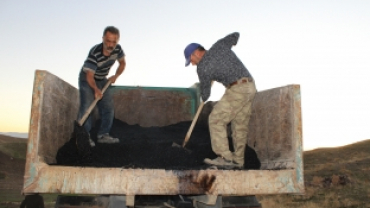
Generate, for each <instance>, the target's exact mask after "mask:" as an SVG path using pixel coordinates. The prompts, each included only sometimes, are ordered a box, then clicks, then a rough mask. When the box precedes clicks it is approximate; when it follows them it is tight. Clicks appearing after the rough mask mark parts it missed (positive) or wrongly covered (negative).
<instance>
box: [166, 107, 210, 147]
mask: <svg viewBox="0 0 370 208" xmlns="http://www.w3.org/2000/svg"><path fill="white" fill-rule="evenodd" d="M203 106H204V102H203V101H202V102H201V103H200V105H199V107H198V110H197V113H196V114H195V116H194V118H193V121H192V122H191V125H190V128H189V130H188V132H187V133H186V136H185V139H184V142H183V143H182V145H179V144H177V143H175V142H174V143H172V147H180V148H184V149H185V150H186V151H187V152H189V153H191V150H189V149H186V148H185V145H186V144H187V143H188V141H189V139H190V136H191V133H192V132H193V129H194V126H195V123H197V120H198V117H199V114H200V112H202V109H203Z"/></svg>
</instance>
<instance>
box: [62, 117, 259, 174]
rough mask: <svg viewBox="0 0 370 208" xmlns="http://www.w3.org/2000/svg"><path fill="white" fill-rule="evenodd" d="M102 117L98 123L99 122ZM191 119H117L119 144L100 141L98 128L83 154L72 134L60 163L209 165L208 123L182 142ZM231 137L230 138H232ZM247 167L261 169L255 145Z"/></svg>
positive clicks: (188, 167) (152, 166)
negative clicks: (144, 123)
mask: <svg viewBox="0 0 370 208" xmlns="http://www.w3.org/2000/svg"><path fill="white" fill-rule="evenodd" d="M99 122H100V121H98V122H97V125H96V126H99V125H100V123H99ZM190 125H191V122H190V121H189V122H180V123H177V124H174V125H169V126H164V127H141V126H139V125H128V124H127V123H124V122H122V121H120V120H117V119H115V120H114V122H113V127H112V129H111V132H110V134H111V135H112V136H114V137H118V138H119V139H120V143H117V144H100V143H97V142H96V140H97V139H96V133H97V128H93V129H92V131H91V137H92V139H93V140H94V141H95V143H96V146H95V147H93V148H91V149H90V151H89V152H88V153H84V154H81V152H79V151H78V149H77V146H76V140H75V138H71V139H70V141H69V142H67V143H66V144H65V145H64V146H62V147H61V148H60V149H59V151H58V153H57V157H56V160H57V165H66V166H87V167H121V168H125V169H128V168H141V169H168V170H169V169H171V170H197V169H205V168H207V166H206V165H205V164H204V163H203V160H204V158H211V159H213V158H215V157H216V155H215V154H214V153H213V151H212V148H211V142H210V135H209V130H208V127H207V126H204V125H198V124H197V125H195V127H194V129H193V132H192V134H191V138H190V140H189V142H188V143H187V145H186V149H187V150H190V151H187V150H185V149H183V148H181V147H173V146H172V144H173V143H177V144H179V145H182V142H183V141H184V138H185V135H186V133H187V131H188V129H189V127H190ZM229 140H230V139H229ZM245 158H246V161H245V167H244V169H259V167H260V162H259V160H258V158H257V155H256V153H255V152H254V150H253V149H251V148H249V147H247V149H246V153H245Z"/></svg>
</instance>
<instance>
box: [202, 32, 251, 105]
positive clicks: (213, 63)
mask: <svg viewBox="0 0 370 208" xmlns="http://www.w3.org/2000/svg"><path fill="white" fill-rule="evenodd" d="M238 39H239V33H237V32H235V33H232V34H230V35H227V36H226V37H224V38H222V39H220V40H218V41H217V42H216V43H215V44H213V46H212V47H211V48H210V49H209V50H208V51H206V53H205V54H204V56H203V58H202V59H201V60H200V62H199V63H198V65H197V73H198V77H199V82H200V92H201V96H202V100H203V101H207V100H208V98H209V96H210V94H211V82H212V80H214V81H217V82H220V83H222V84H223V85H224V86H225V87H227V86H228V85H229V84H231V83H232V82H235V81H236V80H238V79H240V78H242V77H252V75H251V74H250V73H249V71H248V69H247V68H246V67H245V66H244V64H243V63H242V62H241V61H240V60H239V58H238V57H237V56H236V55H235V53H234V52H233V51H232V50H231V47H232V46H233V45H236V43H237V42H238Z"/></svg>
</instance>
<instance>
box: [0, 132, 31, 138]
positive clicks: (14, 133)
mask: <svg viewBox="0 0 370 208" xmlns="http://www.w3.org/2000/svg"><path fill="white" fill-rule="evenodd" d="M0 135H4V136H11V137H15V138H22V139H28V133H20V132H0Z"/></svg>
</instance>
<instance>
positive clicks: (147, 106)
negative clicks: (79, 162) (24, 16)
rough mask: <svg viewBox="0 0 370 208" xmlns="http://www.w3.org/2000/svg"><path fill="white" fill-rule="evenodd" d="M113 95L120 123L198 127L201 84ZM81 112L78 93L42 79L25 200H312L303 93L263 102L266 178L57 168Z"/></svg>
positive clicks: (259, 98)
mask: <svg viewBox="0 0 370 208" xmlns="http://www.w3.org/2000/svg"><path fill="white" fill-rule="evenodd" d="M112 89H113V92H114V102H115V111H116V114H115V117H116V118H117V119H120V120H122V121H124V122H127V123H129V124H139V125H141V126H147V127H148V126H166V125H171V124H175V123H178V122H182V121H190V120H191V119H192V117H193V116H194V114H195V111H196V109H197V107H198V105H199V89H198V88H197V85H196V84H195V85H194V86H192V87H190V88H154V87H129V86H115V87H113V88H112ZM78 106H79V97H78V90H77V89H76V88H74V87H73V86H71V85H70V84H68V83H67V82H65V81H63V80H62V79H60V78H59V77H57V76H55V75H53V74H51V73H49V72H47V71H43V70H37V71H36V72H35V80H34V88H33V96H32V106H31V118H30V128H29V141H28V146H27V161H26V169H25V176H24V186H23V192H24V193H25V194H31V193H63V194H117V195H127V196H130V195H177V194H182V195H197V194H211V195H224V196H231V195H234V196H243V195H258V194H279V193H293V194H301V193H303V192H304V180H303V157H302V152H303V150H302V123H301V95H300V86H299V85H288V86H284V87H279V88H274V89H269V90H265V91H261V92H258V93H257V94H256V97H255V101H254V104H253V108H252V115H251V119H250V124H249V125H250V126H249V129H250V132H249V139H248V145H250V147H251V148H253V149H254V150H255V152H256V153H257V156H258V159H259V160H260V162H261V168H260V170H214V169H205V170H165V169H138V168H129V169H125V168H117V167H115V168H96V167H83V166H79V167H72V166H55V165H49V164H55V162H56V161H55V158H56V154H57V151H58V149H59V148H60V147H61V146H63V145H64V144H65V143H66V142H68V140H69V139H70V137H71V133H72V132H73V125H74V123H73V121H74V120H75V119H76V115H77V110H78ZM93 115H94V116H96V113H93ZM199 119H200V120H201V119H202V118H199ZM203 119H204V118H203ZM184 136H185V135H184Z"/></svg>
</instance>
